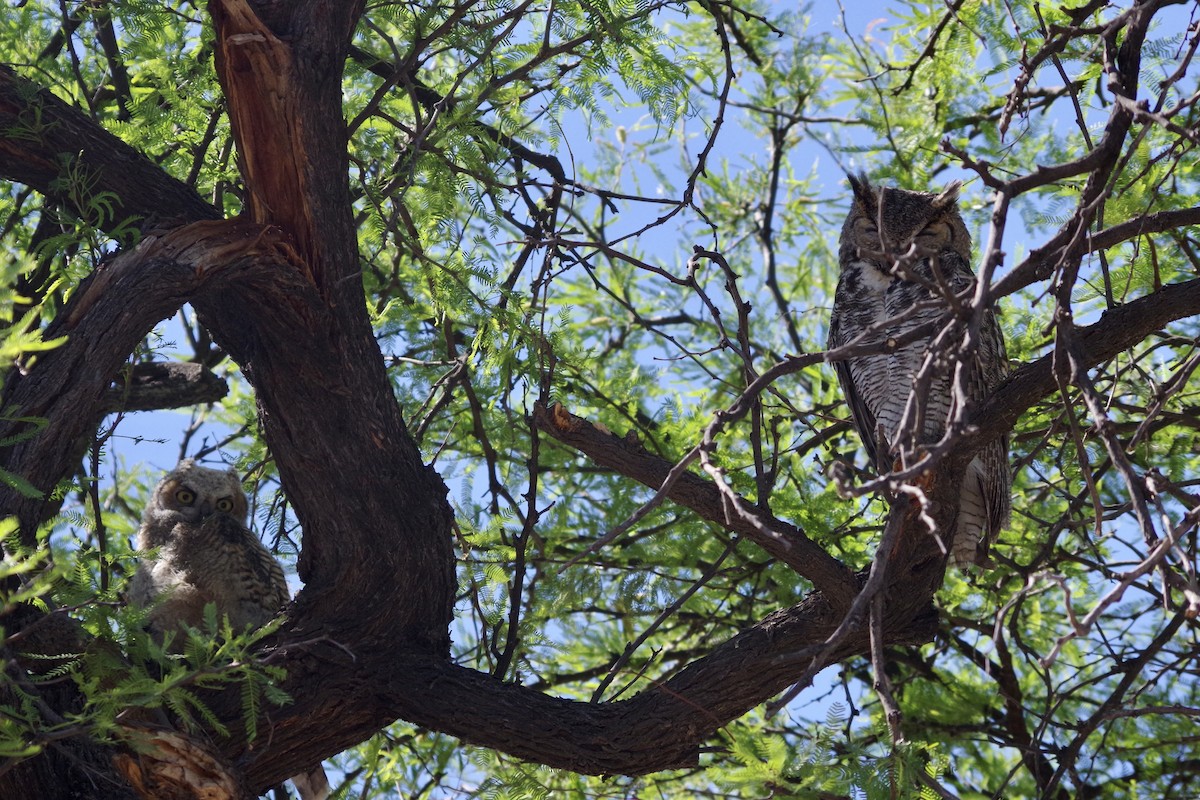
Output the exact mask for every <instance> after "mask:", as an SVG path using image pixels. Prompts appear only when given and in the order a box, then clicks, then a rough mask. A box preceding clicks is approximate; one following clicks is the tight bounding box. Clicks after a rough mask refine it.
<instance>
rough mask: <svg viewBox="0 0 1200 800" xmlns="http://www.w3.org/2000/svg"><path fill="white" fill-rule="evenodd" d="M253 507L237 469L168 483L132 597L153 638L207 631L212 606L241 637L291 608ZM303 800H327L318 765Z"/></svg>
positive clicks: (144, 528) (188, 467) (153, 507)
mask: <svg viewBox="0 0 1200 800" xmlns="http://www.w3.org/2000/svg"><path fill="white" fill-rule="evenodd" d="M247 511H248V504H247V502H246V495H245V493H244V492H243V491H242V484H241V482H240V481H239V480H238V476H237V473H236V472H234V471H233V470H216V469H208V468H207V467H201V466H199V465H198V464H196V462H195V461H192V460H191V459H186V460H184V461H180V462H179V464H178V466H176V467H175V469H173V470H171V471H170V472H168V473H167V474H166V475H165V476H163V478H162V480H160V481H159V482H158V486H156V487H155V489H154V494H153V495H152V496H151V498H150V501H149V502H148V503H147V504H146V509H145V511H144V512H143V513H142V525H141V527H140V528H139V529H138V534H137V549H138V553H139V554H140V556H141V557H140V559H139V562H138V568H137V572H135V573H134V575H133V578H132V579H131V580H130V582H129V589H128V592H127V598H128V600H129V602H130V603H133V604H134V605H138V606H143V607H148V608H149V609H150V613H149V616H148V623H149V627H150V632H151V633H152V634H154V635H155V636H157V637H160V638H161V637H162V636H163V635H164V634H166V633H168V632H172V631H174V632H176V633H177V634H178V638H176V640H175V643H174V649H175V650H179V649H180V648H181V646H182V642H183V634H184V632H183V626H184V625H188V626H191V627H194V628H199V627H202V626H203V624H204V607H205V606H206V605H207V604H209V603H212V604H213V606H214V607H215V608H216V612H217V616H218V618H220V617H223V616H227V617H228V618H229V623H230V625H231V626H232V627H233V629H234V630H235V631H244V630H247V629H253V628H257V627H259V626H261V625H263V624H264V623H266V622H268V621H269V620H270V619H271V618H272V617H274V616H275V615H276V614H277V613H278V612H279V610H280V609H281V608H283V606H284V604H285V603H287V601H288V587H287V581H286V580H285V579H284V576H283V569H282V568H281V567H280V566H279V562H278V561H276V560H275V557H274V556H273V555H271V551H269V550H268V549H267V548H266V547H264V546H263V544H262V542H260V541H259V540H258V537H257V536H255V535H254V533H253V532H252V531H251V530H250V529H249V528H248V527H246V514H247ZM292 783H294V784H295V785H296V788H297V790H298V791H299V792H300V796H301V798H303V800H324V798H325V797H327V796H328V794H329V784H328V782H327V781H326V779H325V772H324V770H323V769H322V768H321V767H320V766H318V767H316V768H314V769H312V770H309V771H308V772H307V773H306V774H304V775H297V776H295V777H293V778H292Z"/></svg>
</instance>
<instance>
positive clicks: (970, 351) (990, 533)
mask: <svg viewBox="0 0 1200 800" xmlns="http://www.w3.org/2000/svg"><path fill="white" fill-rule="evenodd" d="M849 180H850V188H851V189H852V190H853V194H854V202H853V205H852V206H851V208H850V213H849V215H848V216H847V217H846V222H845V224H844V225H843V226H842V237H841V242H840V247H839V250H838V263H839V265H840V267H841V275H840V277H839V278H838V286H837V294H836V295H835V297H834V303H833V317H832V319H831V320H830V325H829V349H830V350H833V349H835V348H839V347H842V346H844V345H847V344H850V343H852V342H853V343H855V344H866V345H869V344H872V343H879V344H881V345H882V343H884V342H887V341H888V340H896V341H897V342H900V343H901V344H899V346H895V347H894V349H892V350H891V351H890V352H879V351H878V350H877V352H875V353H872V354H867V355H856V356H853V357H850V358H847V359H844V360H841V361H838V362H836V368H837V375H838V381H839V383H840V384H841V387H842V392H843V394H844V395H845V397H846V402H847V403H848V404H849V406H850V411H851V414H852V416H853V418H854V427H855V429H857V431H858V434H859V437H861V438H862V440H863V445H864V446H865V447H866V449H867V454H868V455H869V456H870V458H871V463H872V464H873V465H875V466H876V467H877V468H879V469H880V470H881V471H884V472H886V471H890V470H892V469H894V468H895V466H897V465H898V464H897V462H899V464H900V465H903V464H909V463H913V462H915V461H916V460H917V458H918V457H919V455H920V452H919V451H920V448H921V447H922V446H923V445H931V444H933V443H935V442H937V441H938V440H939V439H941V437H942V435H943V434H944V433H945V431H946V428H947V425H948V424H950V423H951V422H953V421H954V420H956V419H958V418H959V415H960V414H961V413H962V411H963V408H962V407H963V406H969V405H971V404H973V403H977V402H979V401H980V400H982V399H984V398H986V397H987V396H988V394H989V393H990V392H991V391H992V390H993V389H995V388H996V387H997V386H998V385H999V384H1000V383H1001V382H1002V381H1003V380H1004V378H1005V377H1006V376H1007V374H1008V361H1007V357H1006V355H1005V351H1004V338H1003V336H1002V334H1001V332H1000V326H999V325H998V324H997V323H996V317H995V315H994V314H993V313H992V310H991V309H990V308H989V309H987V310H986V311H985V312H984V315H983V321H982V325H980V326H979V330H978V332H977V334H976V335H975V336H971V335H970V320H969V313H968V315H967V316H966V317H963V316H958V317H956V316H955V315H954V314H953V313H952V310H951V309H952V308H954V307H955V306H959V307H961V304H965V303H967V302H968V301H969V299H970V298H969V296H968V297H966V298H964V297H963V292H964V291H966V290H968V289H969V288H970V287H972V286H973V284H974V281H975V275H974V273H973V272H972V271H971V266H970V258H971V235H970V234H969V233H968V232H967V228H966V225H965V224H964V223H963V219H962V216H961V215H960V214H959V212H958V188H959V185H958V183H953V184H951V185H950V186H948V187H947V188H946V189H945V190H944V191H942V192H940V193H936V192H910V191H905V190H903V189H893V188H890V187H881V188H877V187H874V186H872V185H871V184H870V182H869V181H868V180H867V178H866V176H865V175H860V176H849ZM922 326H928V330H927V331H925V332H923V333H921V334H920V335H918V336H917V338H916V339H915V340H913V341H911V342H907V343H903V342H904V339H903V337H904V336H905V334H907V333H909V332H912V331H914V330H915V329H917V328H919V327H922ZM879 350H882V347H880V348H879ZM881 447H882V448H883V452H880V448H881ZM881 456H882V457H883V458H881ZM1010 489H1011V478H1010V475H1009V469H1008V441H1007V439H1006V438H1005V439H997V440H995V441H993V442H991V443H990V444H988V445H987V446H986V447H984V448H983V449H982V450H980V451H979V452H978V453H977V454H976V455H975V458H974V459H973V460H972V461H971V463H970V465H969V466H968V468H967V471H966V474H965V475H963V478H962V487H961V495H960V506H959V511H958V517H957V520H956V522H955V529H954V531H953V534H952V538H951V539H950V545H949V550H950V563H952V564H956V565H958V566H967V565H970V564H974V563H979V562H981V561H983V559H985V558H986V556H987V548H988V545H989V544H990V543H991V541H992V540H993V539H994V538H995V536H996V534H997V533H998V532H999V531H1000V529H1001V528H1003V527H1004V526H1005V525H1006V524H1008V518H1009V512H1010V509H1011V496H1010Z"/></svg>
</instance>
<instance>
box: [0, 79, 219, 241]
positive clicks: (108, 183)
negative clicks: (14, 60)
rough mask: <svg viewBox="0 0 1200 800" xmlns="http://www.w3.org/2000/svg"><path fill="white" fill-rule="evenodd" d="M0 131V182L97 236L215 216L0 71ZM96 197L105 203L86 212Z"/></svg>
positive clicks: (36, 90) (151, 167) (73, 115)
mask: <svg viewBox="0 0 1200 800" xmlns="http://www.w3.org/2000/svg"><path fill="white" fill-rule="evenodd" d="M0 132H3V133H2V135H0V176H3V177H4V178H6V179H8V180H12V181H16V182H18V183H23V184H26V185H27V186H32V187H34V188H36V189H37V190H38V191H39V192H41V193H42V194H44V195H46V196H47V197H49V198H51V199H53V200H54V201H55V202H56V203H57V204H60V205H62V206H64V207H67V208H71V209H73V210H74V212H75V213H76V214H78V215H79V216H80V217H81V218H83V219H86V220H88V222H90V223H91V224H93V225H95V226H96V227H98V228H100V229H101V230H105V231H110V232H111V231H113V230H114V229H115V228H117V226H119V225H120V224H122V223H124V222H125V221H127V220H129V219H131V218H140V219H141V220H142V222H141V226H142V227H143V228H150V227H155V226H156V224H165V223H172V222H173V223H175V224H183V223H186V222H195V221H197V220H201V219H217V218H218V217H219V216H220V215H219V214H218V213H217V210H216V209H215V208H213V207H212V206H211V205H209V204H208V203H206V202H205V201H204V200H203V199H202V198H201V197H200V195H198V194H196V192H195V190H193V189H192V188H191V187H190V186H187V185H186V184H184V183H182V182H181V181H177V180H173V179H171V178H170V177H169V176H167V175H166V174H164V173H163V171H162V168H161V167H159V166H158V165H157V164H155V163H154V162H153V161H151V160H150V159H148V158H146V156H144V155H142V154H141V153H139V152H138V151H137V150H134V149H133V148H132V147H130V146H129V145H127V144H125V143H124V142H123V141H121V140H120V139H118V138H117V137H116V136H113V135H112V134H111V133H109V132H108V131H106V130H104V129H103V128H101V127H100V126H99V125H97V124H96V123H95V122H94V121H93V120H91V119H89V118H88V117H87V116H86V115H85V114H83V113H82V112H80V111H79V109H77V108H74V107H73V106H70V105H68V104H67V103H64V102H63V101H62V100H60V99H59V98H57V97H55V96H54V95H53V94H52V93H51V92H49V91H46V90H45V89H42V88H40V87H38V86H37V85H36V84H33V83H31V82H30V81H27V80H25V79H24V78H22V77H20V76H19V75H17V74H16V73H15V72H13V71H12V69H11V68H9V67H7V66H4V65H2V64H0ZM100 193H103V194H104V199H105V200H106V202H105V203H95V204H93V205H91V206H90V207H89V206H87V205H86V204H87V203H88V202H89V201H90V200H94V199H96V197H97V196H98V195H99V194H100ZM80 203H83V204H85V205H80Z"/></svg>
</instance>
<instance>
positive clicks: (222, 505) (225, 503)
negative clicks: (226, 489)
mask: <svg viewBox="0 0 1200 800" xmlns="http://www.w3.org/2000/svg"><path fill="white" fill-rule="evenodd" d="M217 511H224V512H226V513H228V512H230V511H233V498H232V497H222V498H221V499H220V500H218V501H217Z"/></svg>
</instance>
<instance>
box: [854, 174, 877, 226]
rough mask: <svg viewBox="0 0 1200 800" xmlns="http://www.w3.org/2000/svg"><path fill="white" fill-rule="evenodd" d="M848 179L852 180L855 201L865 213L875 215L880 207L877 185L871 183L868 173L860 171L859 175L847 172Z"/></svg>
mask: <svg viewBox="0 0 1200 800" xmlns="http://www.w3.org/2000/svg"><path fill="white" fill-rule="evenodd" d="M846 180H848V181H849V182H850V191H852V192H853V193H854V202H855V203H857V204H858V207H859V208H861V209H862V210H863V213H865V214H866V215H867V216H869V217H874V216H875V213H876V211H877V209H878V207H877V205H876V194H875V187H874V186H872V185H871V181H870V179H869V178H867V173H865V172H860V173H858V174H857V175H854V174H851V173H846Z"/></svg>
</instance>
